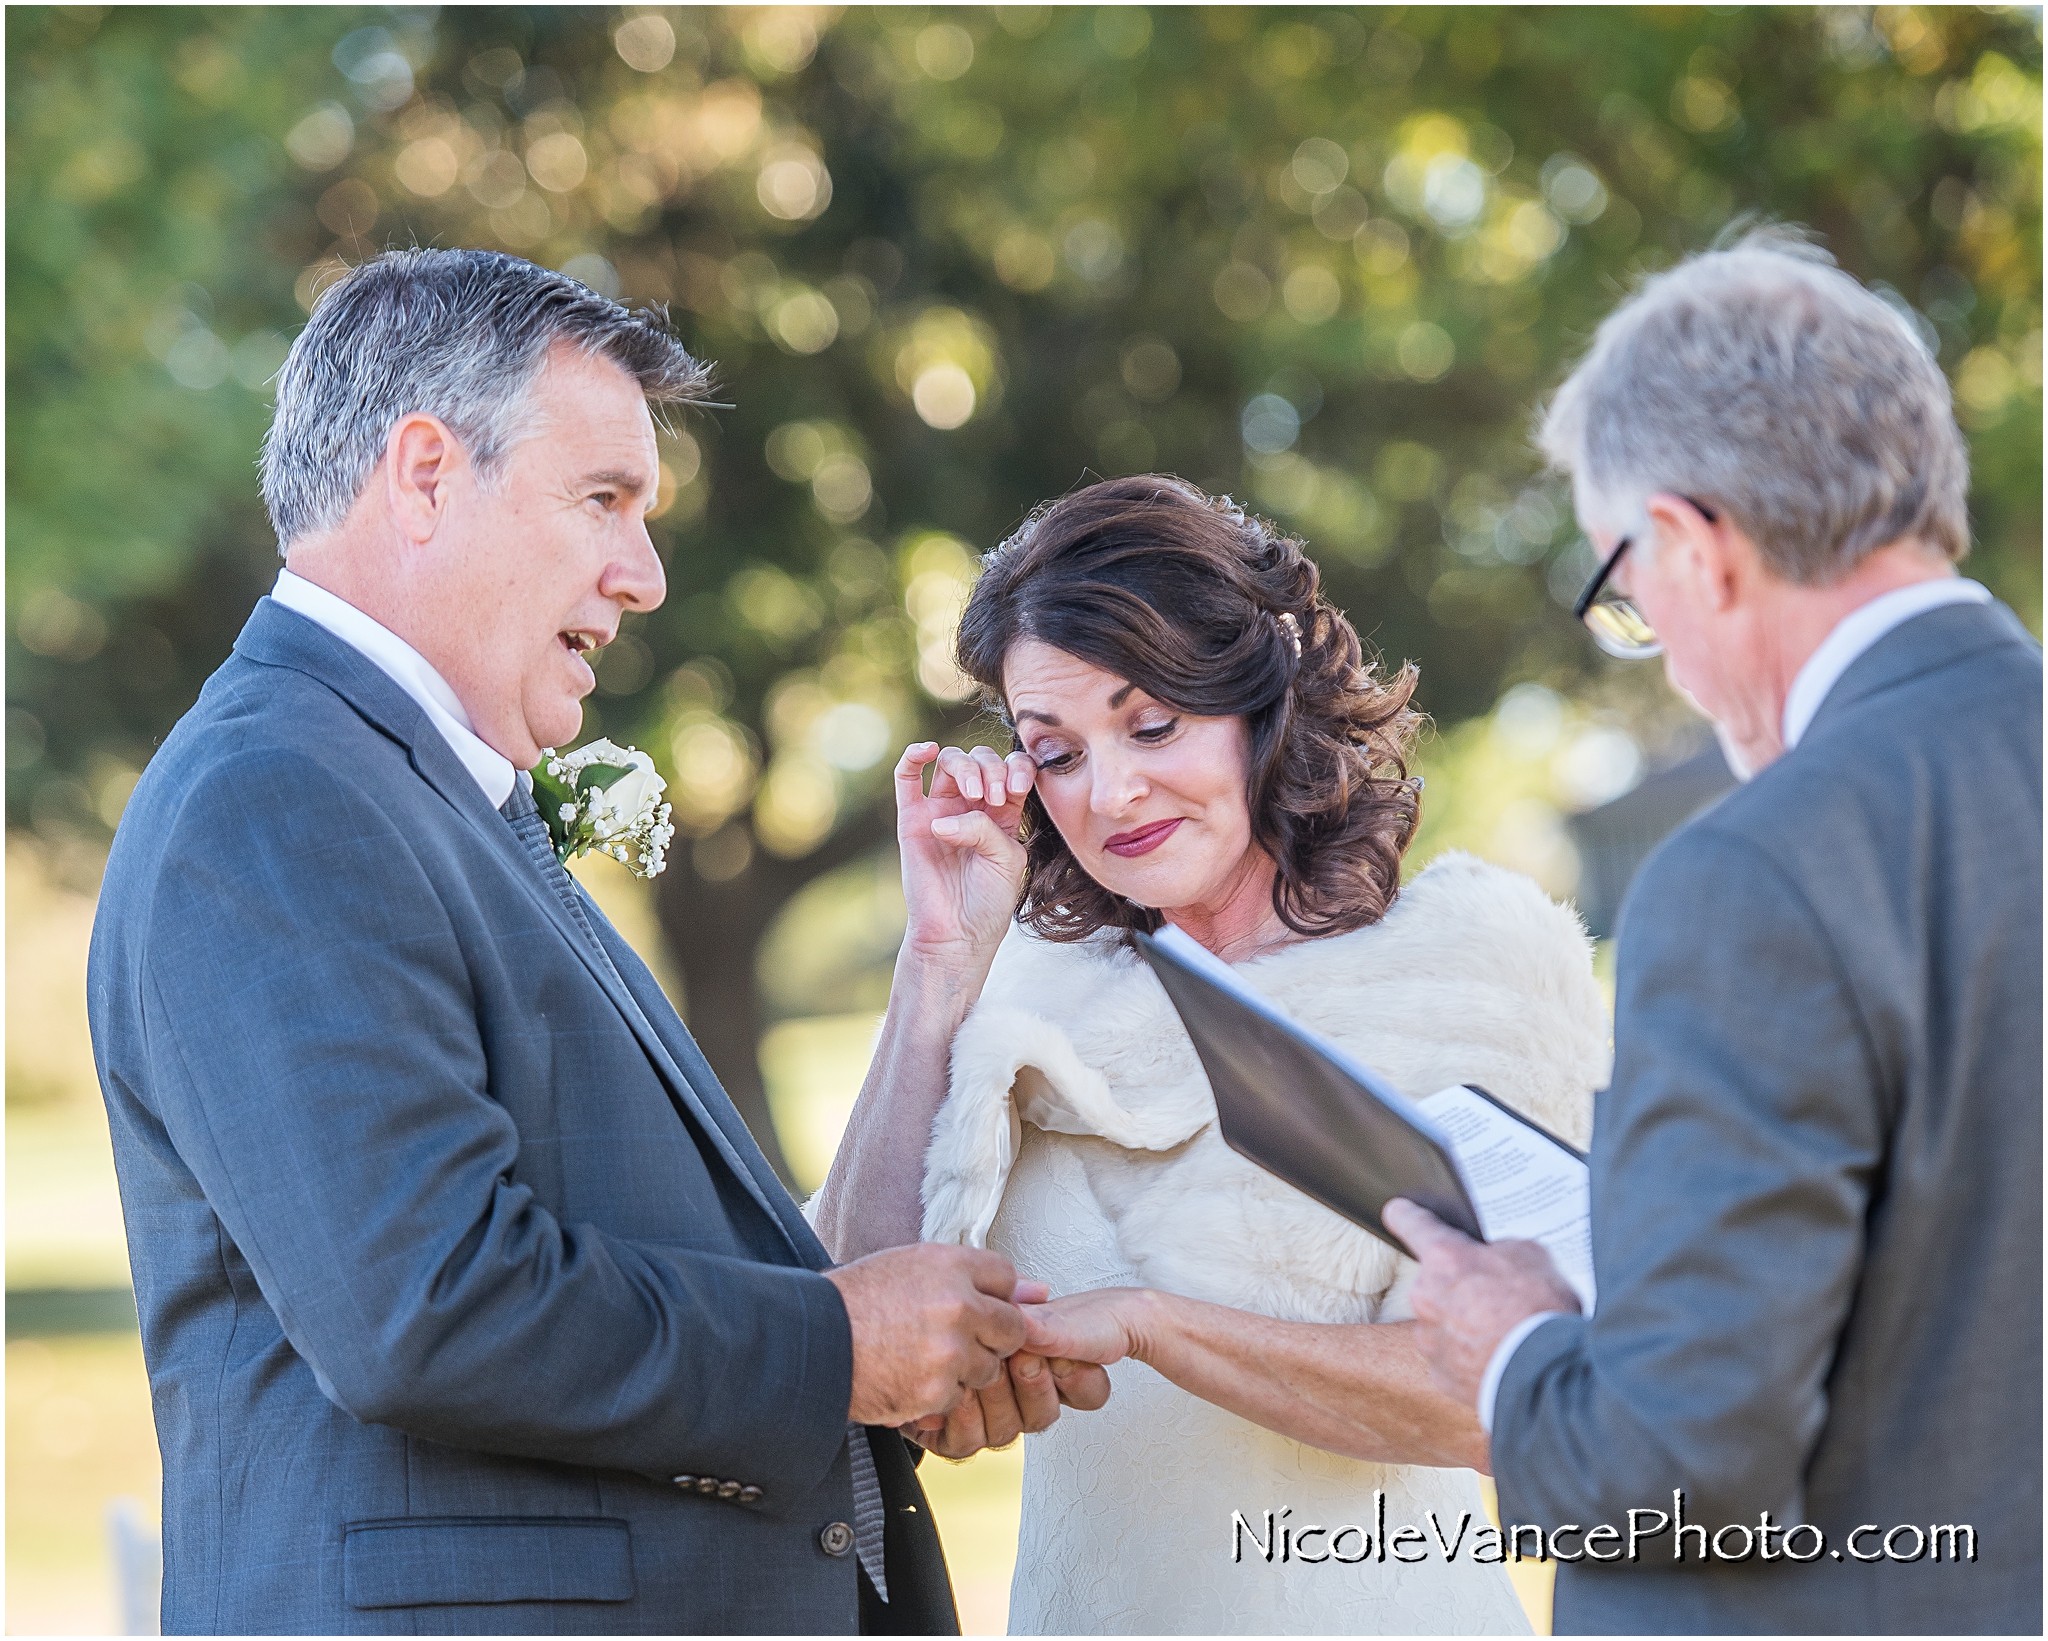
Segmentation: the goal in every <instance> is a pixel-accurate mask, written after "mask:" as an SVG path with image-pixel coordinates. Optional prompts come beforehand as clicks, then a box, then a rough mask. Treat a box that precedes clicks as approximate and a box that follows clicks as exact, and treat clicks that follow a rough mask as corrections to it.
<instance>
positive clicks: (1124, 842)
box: [1102, 815, 1187, 860]
mask: <svg viewBox="0 0 2048 1641" xmlns="http://www.w3.org/2000/svg"><path fill="white" fill-rule="evenodd" d="M1186 818H1187V817H1186V816H1184V815H1176V816H1174V818H1173V819H1172V820H1163V821H1154V822H1153V823H1152V824H1151V825H1150V826H1141V827H1139V828H1138V829H1137V831H1135V832H1119V833H1117V835H1116V836H1115V837H1113V838H1110V839H1108V840H1107V841H1106V842H1105V843H1104V844H1103V845H1102V847H1103V848H1105V849H1107V850H1108V851H1109V852H1110V853H1111V854H1112V855H1122V856H1123V857H1124V858H1125V859H1126V860H1128V859H1130V857H1131V856H1133V855H1149V854H1150V853H1151V852H1152V851H1153V850H1154V849H1157V848H1158V847H1159V846H1160V845H1161V844H1162V843H1164V842H1165V841H1166V840H1167V839H1168V838H1170V837H1172V836H1173V834H1174V833H1175V831H1177V830H1178V829H1179V827H1180V823H1181V822H1182V821H1183V820H1185V819H1186Z"/></svg>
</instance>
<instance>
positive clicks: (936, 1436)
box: [903, 1281, 1109, 1459]
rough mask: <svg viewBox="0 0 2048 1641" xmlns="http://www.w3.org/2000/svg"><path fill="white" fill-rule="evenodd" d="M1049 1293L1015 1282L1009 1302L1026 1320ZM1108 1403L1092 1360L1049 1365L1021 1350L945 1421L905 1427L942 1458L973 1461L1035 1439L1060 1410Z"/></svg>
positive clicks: (1105, 1384) (1105, 1378) (1103, 1377)
mask: <svg viewBox="0 0 2048 1641" xmlns="http://www.w3.org/2000/svg"><path fill="white" fill-rule="evenodd" d="M1051 1293H1052V1290H1051V1289H1050V1288H1048V1287H1047V1286H1046V1285H1045V1284H1044V1283H1043V1282H1030V1281H1024V1282H1019V1283H1018V1284H1017V1288H1016V1291H1015V1292H1014V1293H1013V1294H1011V1296H1010V1297H1011V1298H1012V1299H1013V1300H1015V1301H1016V1303H1017V1304H1018V1305H1019V1306H1021V1307H1023V1309H1024V1314H1025V1315H1026V1316H1029V1315H1031V1314H1032V1312H1033V1310H1035V1309H1036V1308H1037V1307H1039V1306H1041V1305H1043V1304H1044V1303H1045V1301H1046V1299H1047V1298H1048V1297H1049V1296H1050V1294H1051ZM1108 1400H1109V1375H1108V1374H1106V1373H1104V1372H1103V1371H1102V1369H1101V1368H1099V1367H1097V1366H1095V1364H1093V1363H1092V1362H1074V1361H1066V1360H1062V1359H1059V1358H1055V1359H1053V1360H1050V1361H1048V1360H1047V1359H1046V1358H1045V1357H1043V1356H1041V1355H1039V1354H1037V1353H1036V1352H1033V1351H1028V1350H1020V1351H1019V1352H1017V1354H1016V1355H1015V1356H1012V1357H1011V1358H1010V1359H1009V1361H1007V1362H1006V1363H1004V1364H1003V1376H1002V1377H1001V1378H999V1379H997V1380H996V1381H995V1382H994V1383H993V1384H989V1385H985V1386H984V1387H983V1388H982V1389H980V1390H977V1391H975V1392H973V1393H972V1394H971V1395H967V1396H963V1397H961V1398H960V1405H959V1406H957V1407H956V1408H954V1409H953V1411H952V1412H950V1413H948V1414H945V1415H944V1416H943V1417H942V1416H939V1415H936V1414H934V1415H932V1416H931V1417H928V1418H923V1419H918V1420H916V1421H915V1422H913V1423H911V1424H908V1425H905V1426H904V1427H903V1433H904V1435H906V1436H908V1437H909V1438H910V1439H911V1440H912V1441H914V1442H916V1443H917V1444H918V1445H919V1446H921V1447H923V1448H925V1449H926V1450H927V1451H928V1452H932V1453H936V1454H938V1455H939V1457H940V1458H942V1459H966V1458H972V1457H973V1456H974V1455H975V1454H976V1453H979V1452H980V1451H981V1450H982V1449H983V1448H986V1447H1008V1446H1009V1445H1010V1443H1012V1442H1014V1441H1015V1440H1016V1439H1017V1438H1018V1437H1019V1436H1025V1435H1033V1436H1035V1435H1036V1434H1037V1433H1038V1432H1039V1431H1041V1430H1047V1429H1050V1428H1051V1427H1052V1426H1053V1425H1054V1424H1056V1423H1058V1422H1059V1416H1060V1409H1061V1408H1062V1407H1071V1408H1075V1409H1077V1410H1079V1411H1081V1412H1083V1413H1092V1412H1094V1411H1095V1410H1096V1409H1097V1408H1099V1407H1101V1406H1102V1405H1103V1404H1104V1403H1105V1402H1107V1401H1108Z"/></svg>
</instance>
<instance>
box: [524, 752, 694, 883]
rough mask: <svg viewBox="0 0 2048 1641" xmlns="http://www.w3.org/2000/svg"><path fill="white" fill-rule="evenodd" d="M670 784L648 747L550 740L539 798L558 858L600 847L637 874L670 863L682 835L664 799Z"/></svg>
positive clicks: (538, 780)
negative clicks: (558, 747)
mask: <svg viewBox="0 0 2048 1641" xmlns="http://www.w3.org/2000/svg"><path fill="white" fill-rule="evenodd" d="M667 786H668V783H667V782H666V781H664V780H663V779H662V778H661V777H660V776H659V775H658V774H656V773H655V771H654V760H653V759H652V758H650V757H648V756H647V754H646V753H644V752H641V751H639V750H638V749H637V748H634V747H630V746H614V745H613V744H612V743H611V742H610V741H604V740H598V741H591V742H589V743H588V744H586V745H584V746H579V747H578V748H576V750H575V751H574V752H560V753H558V752H556V751H555V749H554V748H553V747H546V748H543V749H542V751H541V757H540V763H539V764H538V765H537V766H536V767H535V769H534V771H533V801H534V804H535V806H536V807H537V808H538V809H539V810H540V816H541V819H542V820H544V821H546V822H547V828H548V836H549V838H550V839H551V840H553V842H554V846H555V858H556V859H557V860H559V861H560V862H561V863H562V864H563V865H565V866H566V865H568V863H569V862H570V861H572V860H574V859H575V858H576V857H577V856H578V855H581V854H587V853H588V852H589V851H591V850H593V849H595V850H596V851H597V852H598V853H599V854H600V855H609V856H611V858H612V859H613V860H615V861H617V862H618V863H619V864H620V865H621V866H623V867H625V868H626V870H627V871H629V872H631V873H632V874H633V875H634V876H635V877H653V876H654V875H655V874H656V873H657V872H659V871H660V870H661V869H662V867H663V866H665V865H666V864H667V861H666V859H665V856H666V854H667V852H668V846H669V840H670V839H671V838H673V837H674V836H675V835H676V829H675V828H674V827H673V826H671V825H669V823H668V815H669V806H668V805H667V804H665V803H663V802H662V801H661V794H662V793H663V792H664V791H665V790H666V789H667Z"/></svg>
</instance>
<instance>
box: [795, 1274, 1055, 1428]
mask: <svg viewBox="0 0 2048 1641" xmlns="http://www.w3.org/2000/svg"><path fill="white" fill-rule="evenodd" d="M825 1279H826V1281H828V1282H830V1283H832V1284H833V1286H835V1287H836V1288H838V1290H839V1294H840V1297H841V1298H842V1299H844V1300H845V1301H846V1315H847V1320H848V1321H849V1322H851V1323H852V1325H853V1397H852V1403H851V1406H850V1408H849V1411H848V1417H850V1418H852V1419H854V1420H857V1421H858V1422H859V1423H861V1424H881V1425H903V1424H909V1423H911V1422H912V1421H913V1420H917V1419H921V1418H924V1417H925V1416H926V1415H927V1414H933V1413H949V1412H951V1411H952V1410H953V1409H954V1408H955V1407H957V1406H958V1405H959V1403H960V1399H961V1398H962V1397H963V1396H965V1395H966V1394H967V1393H968V1392H969V1391H973V1390H979V1389H981V1388H982V1387H983V1386H984V1385H991V1384H993V1383H995V1381H996V1379H997V1377H998V1376H999V1375H1000V1374H1001V1373H1002V1371H1003V1359H1004V1358H1005V1357H1007V1356H1009V1355H1010V1354H1011V1352H1013V1351H1014V1350H1016V1348H1017V1347H1018V1346H1019V1345H1021V1344H1023V1343H1024V1317H1023V1313H1022V1312H1020V1311H1019V1310H1018V1309H1017V1307H1016V1306H1015V1305H1013V1304H1011V1303H1010V1295H1011V1294H1012V1293H1013V1292H1014V1291H1015V1289H1016V1286H1017V1273H1016V1272H1015V1271H1014V1270H1012V1269H1011V1268H1010V1262H1009V1261H1008V1260H1007V1259H1005V1258H1003V1257H1002V1255H1000V1254H992V1253H989V1252H987V1251H986V1250H985V1249H981V1248H956V1247H952V1246H949V1245H942V1244H939V1243H935V1242H920V1243H914V1244H912V1245H911V1246H909V1247H906V1248H885V1249H884V1250H883V1251H882V1252H880V1253H877V1254H869V1255H868V1257H867V1258H865V1259H856V1260H855V1261H854V1262H853V1263H852V1264H850V1265H841V1266H840V1267H839V1268H838V1269H837V1270H831V1271H827V1272H826V1273H825Z"/></svg>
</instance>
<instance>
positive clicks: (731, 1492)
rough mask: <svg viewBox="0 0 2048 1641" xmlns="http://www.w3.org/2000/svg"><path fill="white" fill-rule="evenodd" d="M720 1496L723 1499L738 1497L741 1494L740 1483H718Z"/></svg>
mask: <svg viewBox="0 0 2048 1641" xmlns="http://www.w3.org/2000/svg"><path fill="white" fill-rule="evenodd" d="M718 1496H719V1497H720V1498H722V1499H736V1498H738V1497H739V1496H740V1484H739V1483H738V1482H736V1481H722V1482H720V1483H719V1484H718Z"/></svg>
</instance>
